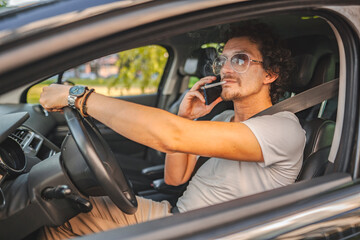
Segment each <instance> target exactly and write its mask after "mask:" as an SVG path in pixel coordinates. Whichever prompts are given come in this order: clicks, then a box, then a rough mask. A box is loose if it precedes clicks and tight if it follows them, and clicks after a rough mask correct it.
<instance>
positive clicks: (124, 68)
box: [109, 45, 169, 93]
mask: <svg viewBox="0 0 360 240" xmlns="http://www.w3.org/2000/svg"><path fill="white" fill-rule="evenodd" d="M168 57H169V54H168V52H167V51H166V49H165V48H163V47H161V46H157V45H150V46H145V47H139V48H134V49H131V50H127V51H122V52H119V53H118V60H117V62H116V66H117V67H118V69H119V72H118V74H117V77H115V78H113V80H112V81H110V83H109V88H111V87H114V86H116V85H120V86H123V87H124V88H125V89H127V90H130V88H132V87H134V86H137V87H139V88H140V89H141V92H142V93H145V90H146V89H149V88H157V87H158V85H159V82H160V80H161V77H162V75H163V73H164V68H165V65H166V62H167V59H168Z"/></svg>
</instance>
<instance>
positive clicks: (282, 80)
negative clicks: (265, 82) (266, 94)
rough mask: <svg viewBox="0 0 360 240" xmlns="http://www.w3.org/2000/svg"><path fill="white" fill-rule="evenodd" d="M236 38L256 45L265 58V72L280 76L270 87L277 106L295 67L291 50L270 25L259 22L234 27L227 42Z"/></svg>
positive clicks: (271, 95)
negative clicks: (246, 39)
mask: <svg viewBox="0 0 360 240" xmlns="http://www.w3.org/2000/svg"><path fill="white" fill-rule="evenodd" d="M236 37H248V38H249V39H250V40H251V41H252V42H254V43H256V44H257V45H258V47H259V51H260V53H261V55H262V57H263V64H262V66H263V68H264V69H265V71H267V72H273V73H276V74H278V75H279V77H278V79H277V80H276V81H274V82H273V83H272V84H271V86H270V97H271V102H272V103H273V104H275V103H276V102H278V101H279V99H280V98H281V97H283V96H284V93H285V92H286V90H287V88H288V87H289V83H290V79H289V77H290V74H291V72H292V70H293V68H294V66H295V64H294V60H293V59H292V57H291V52H290V50H288V49H285V48H284V47H283V42H282V41H281V40H280V39H279V37H278V36H277V35H275V33H274V32H273V31H272V29H271V28H270V27H269V26H268V25H266V24H264V23H259V22H257V21H246V22H242V23H241V25H240V26H236V27H235V26H232V27H231V28H230V30H229V31H228V33H227V34H226V40H229V39H231V38H236Z"/></svg>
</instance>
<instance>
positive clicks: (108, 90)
mask: <svg viewBox="0 0 360 240" xmlns="http://www.w3.org/2000/svg"><path fill="white" fill-rule="evenodd" d="M168 57H169V54H168V52H167V50H166V49H165V48H163V47H161V46H157V45H149V46H144V47H139V48H134V49H130V50H126V51H123V52H119V53H116V54H112V55H108V56H105V57H102V58H99V59H95V60H93V61H90V62H88V63H85V64H82V65H80V66H78V67H76V68H72V69H69V70H67V71H66V72H64V74H63V82H64V83H66V84H71V85H86V86H88V87H89V88H94V89H95V91H96V92H98V93H101V94H104V95H106V96H111V97H120V96H128V95H141V94H152V93H156V92H157V90H158V86H159V83H160V80H161V78H162V75H163V73H164V69H165V66H166V62H167V60H168ZM54 82H56V80H55V79H52V80H50V79H49V80H46V81H44V82H42V83H39V84H37V85H34V86H33V87H31V88H30V89H29V91H28V94H27V102H28V103H38V102H39V97H40V93H41V90H42V88H43V87H44V86H46V85H49V84H51V83H54Z"/></svg>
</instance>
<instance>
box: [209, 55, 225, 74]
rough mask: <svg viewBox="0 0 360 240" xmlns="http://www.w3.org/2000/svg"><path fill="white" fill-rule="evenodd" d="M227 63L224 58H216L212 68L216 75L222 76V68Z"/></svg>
mask: <svg viewBox="0 0 360 240" xmlns="http://www.w3.org/2000/svg"><path fill="white" fill-rule="evenodd" d="M225 62H226V58H225V57H223V56H220V57H217V58H215V60H214V62H213V66H212V67H213V72H214V74H215V75H219V74H220V71H221V68H222V67H223V66H224V65H225Z"/></svg>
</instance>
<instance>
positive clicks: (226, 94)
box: [221, 74, 241, 101]
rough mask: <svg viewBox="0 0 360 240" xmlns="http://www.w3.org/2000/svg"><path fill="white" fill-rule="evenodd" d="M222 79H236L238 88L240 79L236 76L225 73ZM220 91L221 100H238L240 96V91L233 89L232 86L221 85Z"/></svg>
mask: <svg viewBox="0 0 360 240" xmlns="http://www.w3.org/2000/svg"><path fill="white" fill-rule="evenodd" d="M221 79H222V80H224V79H225V81H226V79H232V80H236V82H237V85H238V86H239V88H240V84H239V82H240V79H239V78H238V77H237V76H234V75H231V74H227V75H224V76H223V77H222V78H221ZM222 88H223V89H222V92H221V98H222V100H223V101H234V100H238V99H240V98H241V93H240V92H238V91H236V89H234V88H233V87H229V86H224V85H223V86H222Z"/></svg>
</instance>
